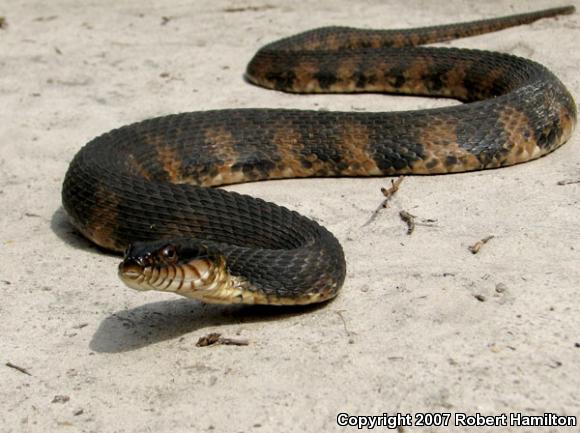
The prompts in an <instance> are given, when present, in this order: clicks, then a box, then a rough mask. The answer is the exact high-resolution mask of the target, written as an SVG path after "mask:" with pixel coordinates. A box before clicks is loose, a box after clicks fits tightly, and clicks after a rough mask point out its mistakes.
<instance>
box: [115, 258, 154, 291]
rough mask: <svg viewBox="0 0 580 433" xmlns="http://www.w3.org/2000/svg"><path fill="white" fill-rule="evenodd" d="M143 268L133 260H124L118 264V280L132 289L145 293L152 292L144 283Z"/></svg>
mask: <svg viewBox="0 0 580 433" xmlns="http://www.w3.org/2000/svg"><path fill="white" fill-rule="evenodd" d="M145 269H146V268H145V267H144V266H143V265H142V264H140V263H137V262H136V261H134V260H124V261H122V262H121V263H120V264H119V272H118V273H119V278H120V279H121V281H123V282H124V283H125V284H126V285H127V286H129V287H130V288H132V289H135V290H140V291H146V290H152V289H153V288H152V287H148V286H147V285H146V284H143V283H144V282H145Z"/></svg>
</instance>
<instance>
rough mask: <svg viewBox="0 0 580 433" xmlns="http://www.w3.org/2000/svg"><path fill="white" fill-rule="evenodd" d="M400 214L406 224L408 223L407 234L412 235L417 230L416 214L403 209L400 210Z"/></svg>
mask: <svg viewBox="0 0 580 433" xmlns="http://www.w3.org/2000/svg"><path fill="white" fill-rule="evenodd" d="M399 216H400V217H401V219H402V220H403V222H404V223H405V224H407V234H408V235H411V234H413V232H414V231H415V218H416V217H415V215H411V214H410V213H409V212H407V211H405V210H402V211H401V212H399Z"/></svg>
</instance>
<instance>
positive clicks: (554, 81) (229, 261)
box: [62, 7, 576, 304]
mask: <svg viewBox="0 0 580 433" xmlns="http://www.w3.org/2000/svg"><path fill="white" fill-rule="evenodd" d="M573 10H574V8H573V7H566V8H558V9H551V10H546V11H540V12H535V13H529V14H523V15H514V16H511V17H505V18H496V19H491V20H483V21H476V22H472V23H463V24H451V25H447V26H438V27H430V28H422V29H410V30H392V31H389V30H358V29H351V28H336V27H328V28H322V29H317V30H313V31H309V32H306V33H302V34H299V35H297V36H294V37H290V38H287V39H282V40H280V41H277V42H274V43H272V44H269V45H267V46H265V47H263V48H262V49H260V50H259V52H258V53H257V54H256V55H255V57H254V58H253V59H252V61H251V62H250V64H249V65H248V68H247V73H246V75H247V78H248V79H249V80H250V81H251V82H253V83H255V84H257V85H260V86H263V87H267V88H272V89H277V90H283V91H287V92H388V93H402V94H413V95H434V96H441V97H450V98H455V99H459V100H461V101H463V102H466V103H465V104H462V105H458V106H453V107H446V108H438V109H431V110H419V111H412V112H380V113H356V112H318V111H298V110H279V109H238V110H222V111H205V112H193V113H184V114H177V115H170V116H164V117H159V118H155V119H149V120H145V121H143V122H140V123H136V124H133V125H129V126H124V127H122V128H119V129H116V130H114V131H111V132H109V133H106V134H104V135H102V136H100V137H98V138H96V139H94V140H92V141H91V142H90V143H88V144H87V145H86V146H85V147H84V148H83V149H82V150H81V151H80V152H79V153H78V154H77V155H76V157H75V158H74V159H73V161H72V162H71V164H70V167H69V170H68V172H67V174H66V177H65V180H64V184H63V190H62V199H63V205H64V208H65V210H66V212H67V213H68V214H69V216H70V218H71V220H72V222H73V224H74V225H75V226H76V227H77V228H78V229H79V230H80V231H81V232H82V233H83V234H84V235H85V236H86V237H87V238H89V239H90V240H92V241H93V242H95V243H96V244H98V245H100V246H102V247H104V248H106V249H110V250H113V251H119V252H120V251H124V250H126V252H125V259H124V261H123V263H121V265H120V267H119V274H120V276H121V278H122V279H123V281H124V282H125V283H127V284H128V285H129V286H130V287H133V288H136V289H140V290H148V289H156V290H164V291H172V292H175V293H179V294H182V295H185V296H189V297H193V298H197V299H201V300H204V301H207V302H232V303H235V302H241V303H263V304H264V303H265V304H305V303H311V302H320V301H324V300H327V299H330V298H332V297H333V296H335V295H336V293H337V291H338V289H339V288H340V287H341V285H342V284H343V281H344V278H345V259H344V254H343V251H342V248H341V246H340V244H339V243H338V241H337V240H336V238H335V237H334V236H333V235H332V234H331V233H330V232H329V231H327V230H326V229H325V228H323V227H321V226H320V225H318V224H317V223H315V222H314V221H312V220H310V219H308V218H306V217H303V216H301V215H299V214H297V213H296V212H292V211H289V210H287V209H285V208H283V207H280V206H277V205H275V204H272V203H267V202H264V201H262V200H259V199H255V198H252V197H248V196H244V195H240V194H236V193H233V192H226V191H223V190H220V189H215V188H208V187H209V186H218V185H225V184H232V183H238V182H245V181H255V180H262V179H280V178H292V177H312V176H385V175H394V174H407V173H409V174H413V173H420V174H430V173H451V172H461V171H467V170H479V169H484V168H491V167H501V166H506V165H511V164H515V163H519V162H524V161H528V160H530V159H534V158H537V157H540V156H542V155H544V154H546V153H548V152H551V151H552V150H554V149H555V148H557V147H558V146H560V145H561V144H563V143H564V142H565V141H566V140H567V139H568V138H569V137H570V134H571V133H572V130H573V127H574V125H575V122H576V108H575V103H574V101H573V99H572V97H571V96H570V94H569V93H568V91H567V90H566V88H565V87H564V86H563V84H562V83H561V82H560V81H559V80H558V78H556V77H555V76H554V75H553V74H552V73H551V72H550V71H548V70H547V69H546V68H545V67H543V66H541V65H539V64H537V63H535V62H532V61H530V60H526V59H522V58H519V57H515V56H512V55H507V54H501V53H495V52H487V51H476V50H465V49H450V48H423V47H415V46H416V45H421V44H425V43H432V42H437V41H442V40H448V39H453V38H458V37H464V36H470V35H475V34H481V33H485V32H489V31H495V30H499V29H502V28H506V27H510V26H514V25H518V24H523V23H529V22H532V21H534V20H537V19H539V18H543V17H550V16H554V15H557V14H564V13H571V12H573ZM128 246H129V248H127V247H128Z"/></svg>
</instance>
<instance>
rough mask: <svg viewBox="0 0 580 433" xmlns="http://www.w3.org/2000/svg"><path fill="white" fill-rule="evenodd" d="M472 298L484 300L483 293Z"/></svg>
mask: <svg viewBox="0 0 580 433" xmlns="http://www.w3.org/2000/svg"><path fill="white" fill-rule="evenodd" d="M474 298H475V299H477V300H478V301H479V302H485V301H486V299H485V296H483V295H474Z"/></svg>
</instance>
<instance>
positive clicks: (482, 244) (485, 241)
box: [467, 235, 495, 254]
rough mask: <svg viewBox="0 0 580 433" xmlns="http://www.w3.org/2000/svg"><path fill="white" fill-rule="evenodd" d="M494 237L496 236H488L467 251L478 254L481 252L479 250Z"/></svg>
mask: <svg viewBox="0 0 580 433" xmlns="http://www.w3.org/2000/svg"><path fill="white" fill-rule="evenodd" d="M494 237H495V236H493V235H490V236H487V237H485V238H483V239H481V240H479V241H477V242H476V243H474V244H473V245H471V246H469V247H468V248H467V249H468V250H469V251H471V254H477V253H478V252H479V250H480V249H481V247H482V246H484V245H485V244H486V243H488V242H489V241H490V240H491V239H493V238H494Z"/></svg>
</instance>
